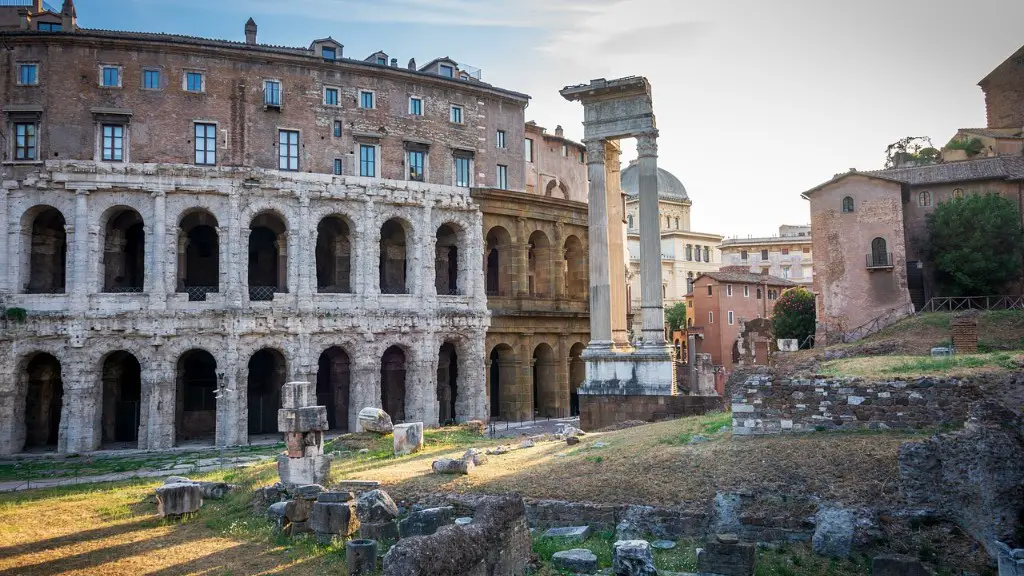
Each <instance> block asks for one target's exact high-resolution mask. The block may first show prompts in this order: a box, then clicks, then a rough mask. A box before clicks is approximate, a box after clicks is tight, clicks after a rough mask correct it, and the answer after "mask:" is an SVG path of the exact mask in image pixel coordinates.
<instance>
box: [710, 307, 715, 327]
mask: <svg viewBox="0 0 1024 576" xmlns="http://www.w3.org/2000/svg"><path fill="white" fill-rule="evenodd" d="M714 323H715V312H714V311H713V310H709V311H708V324H714Z"/></svg>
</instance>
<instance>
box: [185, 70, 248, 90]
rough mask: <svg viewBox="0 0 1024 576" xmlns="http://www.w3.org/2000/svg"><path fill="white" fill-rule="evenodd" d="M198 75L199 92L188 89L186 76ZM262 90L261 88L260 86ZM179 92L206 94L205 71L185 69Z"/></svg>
mask: <svg viewBox="0 0 1024 576" xmlns="http://www.w3.org/2000/svg"><path fill="white" fill-rule="evenodd" d="M189 74H199V91H198V92H197V91H195V90H189V89H188V75H189ZM261 88H262V86H261ZM181 90H182V91H183V92H187V93H189V94H206V71H205V70H196V69H185V70H182V71H181Z"/></svg>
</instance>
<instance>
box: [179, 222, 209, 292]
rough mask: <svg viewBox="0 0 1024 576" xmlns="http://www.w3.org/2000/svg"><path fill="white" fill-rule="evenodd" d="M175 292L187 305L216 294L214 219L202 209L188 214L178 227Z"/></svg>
mask: <svg viewBox="0 0 1024 576" xmlns="http://www.w3.org/2000/svg"><path fill="white" fill-rule="evenodd" d="M177 290H178V292H186V293H188V299H189V301H191V302H203V301H205V300H206V295H207V294H209V293H211V292H219V291H220V240H219V238H218V236H217V219H216V218H214V217H213V214H210V213H209V212H207V211H205V210H197V211H195V212H191V213H189V214H188V215H186V216H185V217H184V218H182V219H181V225H180V226H179V228H178V288H177Z"/></svg>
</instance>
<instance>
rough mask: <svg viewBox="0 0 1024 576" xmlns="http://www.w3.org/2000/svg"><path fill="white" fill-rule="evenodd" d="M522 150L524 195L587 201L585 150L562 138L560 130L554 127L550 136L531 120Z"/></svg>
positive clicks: (581, 146)
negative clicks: (524, 164)
mask: <svg viewBox="0 0 1024 576" xmlns="http://www.w3.org/2000/svg"><path fill="white" fill-rule="evenodd" d="M502 145H504V142H502ZM524 146H525V149H524V152H525V154H524V157H525V159H526V191H527V192H530V193H533V194H539V195H541V196H548V197H551V198H563V199H565V200H575V201H577V202H586V201H587V190H588V188H587V185H588V180H587V164H586V162H585V161H584V160H585V153H586V147H585V146H583V144H580V143H579V142H574V141H572V140H569V139H568V138H566V137H565V136H563V134H562V127H561V126H556V127H555V133H554V134H550V133H548V131H547V130H546V129H544V128H542V127H540V126H538V125H537V123H536V122H534V121H532V120H531V121H530V122H527V123H526V140H525V143H524Z"/></svg>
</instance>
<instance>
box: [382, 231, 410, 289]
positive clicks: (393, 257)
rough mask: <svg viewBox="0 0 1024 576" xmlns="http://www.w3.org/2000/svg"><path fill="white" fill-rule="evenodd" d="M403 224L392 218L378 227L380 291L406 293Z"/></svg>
mask: <svg viewBox="0 0 1024 576" xmlns="http://www.w3.org/2000/svg"><path fill="white" fill-rule="evenodd" d="M405 236H406V234H405V226H404V225H403V223H402V221H401V220H399V219H398V218H392V219H390V220H388V221H387V222H385V223H384V225H383V226H381V227H380V293H381V294H408V293H409V290H408V286H407V285H406V274H407V270H406V252H405V248H406V238H405Z"/></svg>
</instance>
